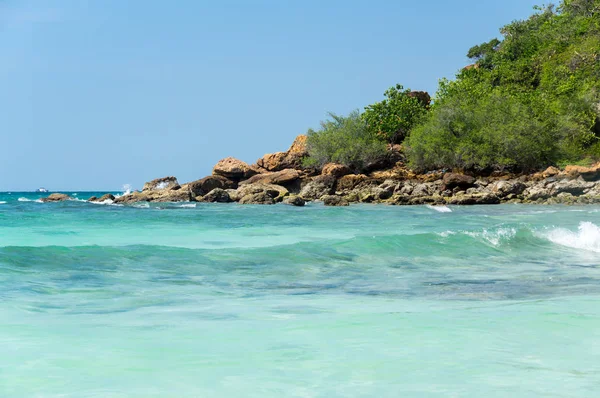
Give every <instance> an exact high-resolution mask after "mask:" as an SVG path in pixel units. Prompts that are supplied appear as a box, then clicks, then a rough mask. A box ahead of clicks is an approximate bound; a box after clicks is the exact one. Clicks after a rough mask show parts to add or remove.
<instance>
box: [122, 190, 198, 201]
mask: <svg viewBox="0 0 600 398" xmlns="http://www.w3.org/2000/svg"><path fill="white" fill-rule="evenodd" d="M191 200H192V197H191V195H190V191H189V190H187V189H179V190H175V191H173V190H167V189H163V190H158V191H157V190H147V191H142V192H132V193H130V194H128V195H123V196H120V197H118V198H115V200H114V203H122V204H127V203H136V202H189V201H191Z"/></svg>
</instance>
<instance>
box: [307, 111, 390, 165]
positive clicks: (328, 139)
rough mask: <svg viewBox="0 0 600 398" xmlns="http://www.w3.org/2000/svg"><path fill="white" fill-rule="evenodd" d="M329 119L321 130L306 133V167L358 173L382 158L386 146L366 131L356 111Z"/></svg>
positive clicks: (331, 115) (365, 126)
mask: <svg viewBox="0 0 600 398" xmlns="http://www.w3.org/2000/svg"><path fill="white" fill-rule="evenodd" d="M329 116H330V119H328V120H326V121H323V122H321V129H319V130H317V131H315V130H312V129H311V130H309V131H308V139H307V141H306V146H307V150H308V154H309V157H308V158H306V160H305V165H306V166H315V167H322V166H323V165H324V164H326V163H340V164H344V165H346V166H348V167H350V168H351V169H353V170H354V171H357V172H359V171H362V170H363V169H364V168H365V167H366V166H368V165H369V164H370V163H373V162H375V161H377V160H378V159H380V158H381V157H383V156H384V155H385V152H386V148H385V143H384V142H383V141H382V140H381V139H379V138H378V137H377V136H375V135H374V134H372V133H371V131H369V129H368V128H367V125H366V123H365V121H364V120H363V119H362V118H361V115H360V113H359V112H358V111H354V112H352V113H350V115H348V116H347V117H344V116H338V115H335V114H333V113H330V114H329Z"/></svg>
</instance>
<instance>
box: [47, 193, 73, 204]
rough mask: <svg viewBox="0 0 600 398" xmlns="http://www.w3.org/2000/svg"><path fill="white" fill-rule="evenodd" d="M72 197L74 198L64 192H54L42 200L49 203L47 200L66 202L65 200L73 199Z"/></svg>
mask: <svg viewBox="0 0 600 398" xmlns="http://www.w3.org/2000/svg"><path fill="white" fill-rule="evenodd" d="M72 199H73V198H71V197H70V196H69V195H66V194H64V193H52V194H50V195H48V197H46V198H42V199H40V200H41V201H42V202H44V203H47V202H64V201H65V200H72Z"/></svg>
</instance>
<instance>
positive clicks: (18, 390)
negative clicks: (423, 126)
mask: <svg viewBox="0 0 600 398" xmlns="http://www.w3.org/2000/svg"><path fill="white" fill-rule="evenodd" d="M103 193H104V192H99V193H93V192H71V193H69V194H71V195H73V197H74V198H79V199H77V200H73V201H68V202H61V203H40V201H39V199H40V198H41V197H42V196H43V195H47V194H34V193H23V192H11V193H8V192H4V193H0V397H4V398H11V397H77V398H79V397H145V398H147V397H261V398H264V397H329V398H330V397H597V396H599V395H600V207H599V206H581V207H577V206H544V205H516V204H511V205H508V204H507V205H498V206H473V207H455V206H447V207H446V206H438V207H436V206H408V207H401V206H386V205H368V204H360V205H351V206H350V207H340V208H337V207H325V206H323V205H322V204H320V203H309V204H308V205H307V206H305V207H291V206H287V205H284V204H278V205H273V206H260V205H257V206H253V205H237V204H209V203H150V204H148V203H144V204H138V205H132V206H117V205H113V204H110V203H104V204H93V203H88V202H86V201H85V199H86V198H88V197H89V196H91V195H96V196H99V194H103Z"/></svg>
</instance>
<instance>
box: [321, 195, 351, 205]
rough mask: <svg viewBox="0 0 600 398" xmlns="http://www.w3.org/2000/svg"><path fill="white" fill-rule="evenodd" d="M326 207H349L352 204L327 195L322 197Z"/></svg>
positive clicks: (339, 197)
mask: <svg viewBox="0 0 600 398" xmlns="http://www.w3.org/2000/svg"><path fill="white" fill-rule="evenodd" d="M321 200H322V201H323V204H324V205H325V206H349V205H350V203H348V201H347V200H346V199H344V198H342V197H341V196H338V195H325V196H322V197H321Z"/></svg>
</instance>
